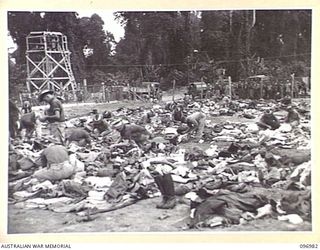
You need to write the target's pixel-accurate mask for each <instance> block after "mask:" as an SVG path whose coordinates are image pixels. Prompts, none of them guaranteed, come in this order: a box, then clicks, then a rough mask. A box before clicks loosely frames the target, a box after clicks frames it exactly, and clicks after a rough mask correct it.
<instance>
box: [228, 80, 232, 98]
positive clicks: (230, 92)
mask: <svg viewBox="0 0 320 250" xmlns="http://www.w3.org/2000/svg"><path fill="white" fill-rule="evenodd" d="M228 82H229V93H228V94H229V95H230V99H232V90H231V83H232V81H231V76H228Z"/></svg>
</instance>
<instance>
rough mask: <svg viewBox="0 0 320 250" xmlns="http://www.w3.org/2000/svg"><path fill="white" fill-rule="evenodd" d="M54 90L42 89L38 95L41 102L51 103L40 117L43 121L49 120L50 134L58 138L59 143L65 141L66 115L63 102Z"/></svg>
mask: <svg viewBox="0 0 320 250" xmlns="http://www.w3.org/2000/svg"><path fill="white" fill-rule="evenodd" d="M53 93H54V92H53V91H52V90H49V89H46V90H42V91H41V92H40V94H39V96H38V100H39V102H43V101H44V102H46V103H48V104H49V109H47V111H46V113H45V115H44V116H42V117H40V121H41V122H48V128H49V130H50V134H51V135H52V136H53V137H54V138H55V139H56V140H58V142H59V143H61V144H64V143H65V136H64V130H65V123H64V122H65V116H64V110H63V106H62V104H61V102H60V101H59V100H58V99H57V98H56V97H55V96H54V94H53Z"/></svg>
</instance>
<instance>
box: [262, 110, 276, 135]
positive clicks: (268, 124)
mask: <svg viewBox="0 0 320 250" xmlns="http://www.w3.org/2000/svg"><path fill="white" fill-rule="evenodd" d="M257 125H258V126H259V127H260V128H262V129H272V130H275V129H277V128H279V127H280V122H279V120H278V118H277V117H275V115H274V114H273V113H272V112H271V111H270V109H267V110H266V112H265V113H264V114H263V115H262V116H261V118H260V120H259V121H258V122H257Z"/></svg>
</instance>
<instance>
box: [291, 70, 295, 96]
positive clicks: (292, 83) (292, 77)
mask: <svg viewBox="0 0 320 250" xmlns="http://www.w3.org/2000/svg"><path fill="white" fill-rule="evenodd" d="M294 87H295V86H294V73H293V74H292V75H291V99H292V98H293V97H294V96H293V89H294Z"/></svg>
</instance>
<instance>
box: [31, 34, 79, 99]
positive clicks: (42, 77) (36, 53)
mask: <svg viewBox="0 0 320 250" xmlns="http://www.w3.org/2000/svg"><path fill="white" fill-rule="evenodd" d="M26 39H27V51H26V59H27V88H28V91H29V92H32V91H34V90H36V91H41V90H42V89H47V88H48V89H52V90H56V91H60V92H61V93H63V92H64V91H65V90H70V89H71V90H73V91H75V90H76V88H77V84H76V81H75V78H74V75H73V72H72V68H71V61H70V54H71V52H70V51H69V49H68V42H67V37H66V36H65V35H63V34H62V33H60V32H48V31H38V32H31V33H30V34H29V35H28V36H27V38H26Z"/></svg>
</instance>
